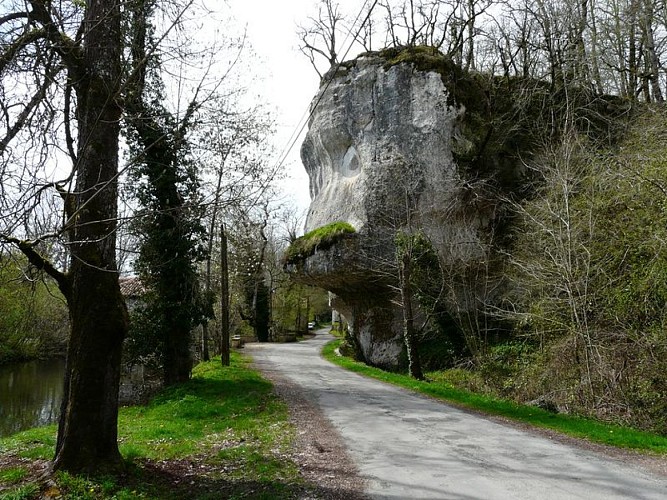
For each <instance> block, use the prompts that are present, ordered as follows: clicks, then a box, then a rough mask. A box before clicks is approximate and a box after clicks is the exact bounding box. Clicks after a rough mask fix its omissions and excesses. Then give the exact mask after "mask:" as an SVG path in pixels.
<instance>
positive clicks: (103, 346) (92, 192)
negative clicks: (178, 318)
mask: <svg viewBox="0 0 667 500" xmlns="http://www.w3.org/2000/svg"><path fill="white" fill-rule="evenodd" d="M120 47H121V36H120V7H119V3H118V2H117V1H116V0H89V1H88V2H87V9H86V14H85V19H84V22H83V53H82V55H81V57H82V59H81V61H80V66H79V68H78V71H75V69H74V68H70V73H74V74H70V78H71V79H72V81H73V82H74V83H73V85H74V88H75V90H76V95H77V113H78V148H77V170H76V175H77V181H76V194H70V195H69V198H68V201H70V202H71V203H68V206H69V210H68V214H67V215H68V216H70V221H71V224H72V228H71V230H70V233H69V234H70V239H71V251H72V263H71V270H70V274H69V276H68V282H69V289H67V288H66V290H65V291H66V292H67V293H66V297H67V301H68V304H69V309H70V319H71V329H72V330H71V338H70V343H69V348H68V354H67V364H66V376H65V394H64V400H63V405H62V413H61V416H60V426H59V428H58V439H57V446H56V457H55V462H54V469H55V470H68V471H92V470H100V469H103V468H106V467H116V466H118V465H120V464H121V455H120V452H119V451H118V444H117V419H118V388H119V384H120V358H121V348H122V343H123V339H124V337H125V334H126V332H127V328H128V317H127V310H126V308H125V303H124V300H123V298H122V296H121V293H120V288H119V285H118V271H117V269H116V232H115V231H116V216H117V184H116V179H117V174H118V136H119V121H120V116H121V109H120V107H119V104H118V102H119V100H118V94H119V85H120V81H121V78H120V73H121V71H120V52H121V50H120ZM61 288H62V286H61Z"/></svg>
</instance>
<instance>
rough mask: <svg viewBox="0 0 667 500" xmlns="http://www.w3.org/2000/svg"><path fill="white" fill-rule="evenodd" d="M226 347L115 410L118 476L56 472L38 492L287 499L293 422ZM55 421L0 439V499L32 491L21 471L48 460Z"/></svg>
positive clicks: (292, 470)
mask: <svg viewBox="0 0 667 500" xmlns="http://www.w3.org/2000/svg"><path fill="white" fill-rule="evenodd" d="M248 363H249V360H248V359H247V358H245V357H242V356H241V355H239V354H237V353H233V354H232V366H231V367H229V368H224V369H223V368H222V366H221V365H220V361H219V360H217V361H211V362H209V363H202V364H200V365H198V366H197V367H196V368H195V370H194V374H193V379H192V380H191V381H190V382H188V383H186V384H183V385H179V386H177V387H173V388H169V389H167V390H165V391H163V392H162V393H161V394H159V395H158V396H157V397H156V398H154V400H153V401H151V402H150V403H149V404H148V405H147V406H134V407H127V408H122V409H121V412H120V416H119V443H120V449H121V452H122V454H123V457H124V458H125V460H126V464H127V468H126V472H125V473H124V474H122V476H121V477H110V476H106V477H92V478H87V477H81V476H73V475H69V474H63V473H58V474H57V475H56V476H55V478H54V481H55V482H54V483H52V485H51V486H50V489H49V491H48V492H47V493H48V494H49V495H51V497H54V498H55V497H58V498H66V499H111V498H113V499H130V498H132V499H134V498H146V499H172V498H173V499H178V498H188V499H206V498H211V499H213V498H216V499H217V498H230V499H233V498H267V499H268V498H271V499H273V498H294V497H296V496H298V494H299V493H303V491H304V490H307V489H308V486H307V485H305V484H304V481H303V479H302V478H301V476H300V473H299V470H298V467H297V465H296V464H295V463H294V462H293V461H292V459H291V458H290V455H289V449H290V446H291V444H292V442H293V438H294V432H293V428H292V427H291V425H290V424H289V422H288V413H287V408H286V406H285V404H284V403H283V402H281V401H280V400H279V399H277V397H276V396H275V395H273V394H272V391H271V389H272V386H271V384H270V383H269V382H268V381H266V380H264V379H263V378H262V377H261V376H260V375H259V374H258V373H257V372H255V371H253V370H251V369H250V367H249V366H248ZM55 436H56V427H55V426H49V427H42V428H36V429H32V430H29V431H26V432H22V433H19V434H15V435H13V436H10V437H8V438H4V439H0V499H3V500H9V499H25V498H35V497H37V496H38V495H39V491H40V488H42V494H44V488H45V486H44V484H43V481H42V482H38V481H36V480H34V479H33V478H32V477H31V476H32V474H31V470H32V468H33V467H34V465H35V464H36V463H38V461H39V460H49V459H51V458H52V457H53V451H54V446H55Z"/></svg>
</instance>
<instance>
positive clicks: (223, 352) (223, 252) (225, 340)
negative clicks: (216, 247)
mask: <svg viewBox="0 0 667 500" xmlns="http://www.w3.org/2000/svg"><path fill="white" fill-rule="evenodd" d="M229 358H230V355H229V262H228V260H227V234H226V233H225V225H224V224H222V225H221V227H220V360H221V361H222V366H229V364H230V359H229Z"/></svg>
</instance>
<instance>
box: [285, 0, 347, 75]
mask: <svg viewBox="0 0 667 500" xmlns="http://www.w3.org/2000/svg"><path fill="white" fill-rule="evenodd" d="M344 23H345V17H344V16H343V15H342V14H341V12H340V6H339V5H338V3H334V0H320V3H319V6H318V11H317V16H311V17H309V18H308V19H307V21H306V22H305V23H304V24H303V25H300V26H299V27H298V28H297V31H298V36H299V39H300V40H301V45H300V46H299V50H301V52H302V53H303V54H304V55H305V56H306V57H307V58H308V60H309V61H310V63H311V64H312V66H313V68H315V71H317V74H318V75H320V78H321V77H322V75H323V72H321V71H320V69H319V67H318V65H317V63H316V59H317V58H318V57H322V58H324V59H325V60H326V62H327V64H328V67H327V68H326V69H329V68H331V67H333V66H335V65H336V64H338V62H339V60H338V57H339V51H340V40H339V35H340V33H341V32H344V30H345V28H344V27H343V26H341V25H343V24H344Z"/></svg>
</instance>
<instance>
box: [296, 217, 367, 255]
mask: <svg viewBox="0 0 667 500" xmlns="http://www.w3.org/2000/svg"><path fill="white" fill-rule="evenodd" d="M354 232H355V230H354V228H353V227H352V226H351V225H350V224H348V223H347V222H332V223H331V224H326V225H324V226H322V227H318V228H317V229H313V230H312V231H310V232H308V233H306V234H304V235H303V236H301V237H299V238H297V239H296V240H294V241H293V242H292V244H291V245H290V246H289V248H288V249H287V251H286V252H285V262H287V263H294V262H296V261H298V260H301V259H306V258H308V257H310V256H311V255H313V254H314V253H315V251H316V250H318V249H319V250H326V249H327V248H329V247H331V246H332V245H333V244H334V243H336V242H338V241H340V240H341V239H343V238H344V237H345V236H348V235H350V234H353V233H354Z"/></svg>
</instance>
